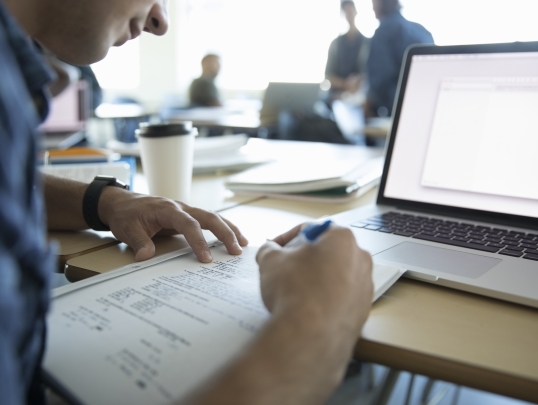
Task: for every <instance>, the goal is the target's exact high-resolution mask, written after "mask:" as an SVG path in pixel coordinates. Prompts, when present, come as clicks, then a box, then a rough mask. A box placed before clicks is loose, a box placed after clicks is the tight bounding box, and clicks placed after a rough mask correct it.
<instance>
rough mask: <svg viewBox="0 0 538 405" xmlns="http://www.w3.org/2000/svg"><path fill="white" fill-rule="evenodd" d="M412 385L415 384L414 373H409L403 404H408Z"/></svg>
mask: <svg viewBox="0 0 538 405" xmlns="http://www.w3.org/2000/svg"><path fill="white" fill-rule="evenodd" d="M414 385H415V374H411V381H409V386H408V387H407V395H406V396H405V405H409V404H410V401H411V395H412V394H413V386H414Z"/></svg>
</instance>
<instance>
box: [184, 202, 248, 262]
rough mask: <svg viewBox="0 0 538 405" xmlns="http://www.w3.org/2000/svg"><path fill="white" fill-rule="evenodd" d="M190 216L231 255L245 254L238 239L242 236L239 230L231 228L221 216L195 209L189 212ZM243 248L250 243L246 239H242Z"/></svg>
mask: <svg viewBox="0 0 538 405" xmlns="http://www.w3.org/2000/svg"><path fill="white" fill-rule="evenodd" d="M189 214H190V215H192V217H193V218H195V219H196V220H197V221H198V222H199V224H200V226H201V227H202V228H203V229H208V230H210V231H211V232H213V234H214V235H215V236H216V237H217V238H218V239H219V240H220V241H222V243H224V246H226V249H227V250H228V252H229V253H230V254H233V255H240V254H241V253H242V252H243V249H242V248H241V244H240V243H239V240H238V238H237V234H239V235H240V236H242V235H241V232H239V229H237V227H235V226H233V228H235V230H234V229H233V228H232V227H231V226H230V222H229V221H225V220H224V219H223V218H222V217H221V216H220V215H219V214H216V213H213V212H209V211H205V210H201V209H198V208H193V209H191V210H190V211H189ZM242 242H243V246H245V242H246V243H248V240H246V238H244V237H242Z"/></svg>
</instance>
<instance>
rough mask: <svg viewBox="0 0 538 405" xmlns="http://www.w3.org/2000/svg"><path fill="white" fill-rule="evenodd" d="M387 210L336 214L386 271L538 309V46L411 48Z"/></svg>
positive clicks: (383, 200) (381, 203)
mask: <svg viewBox="0 0 538 405" xmlns="http://www.w3.org/2000/svg"><path fill="white" fill-rule="evenodd" d="M393 111H394V112H395V113H394V119H393V124H392V128H391V133H390V142H389V144H388V148H387V154H386V160H385V165H384V169H383V175H382V178H381V184H380V187H379V193H378V198H377V203H376V204H375V205H373V206H369V207H365V208H360V209H357V210H352V211H348V212H345V213H342V214H339V215H337V216H336V217H335V218H334V220H335V221H336V222H338V223H341V224H345V225H351V227H352V228H353V230H354V232H355V235H356V237H357V240H358V241H359V244H360V245H361V246H362V247H363V248H365V249H366V250H368V251H369V252H370V253H371V254H372V255H373V258H374V261H375V262H376V263H385V264H393V265H397V266H402V267H404V268H406V269H407V273H406V276H407V277H411V278H415V279H418V280H422V281H425V282H429V283H433V284H436V285H440V286H445V287H450V288H455V289H459V290H463V291H469V292H473V293H476V294H481V295H485V296H489V297H494V298H498V299H502V300H506V301H511V302H515V303H519V304H524V305H529V306H532V307H538V181H536V174H537V173H538V159H537V158H536V157H537V156H538V136H537V135H536V134H538V119H537V118H536V117H537V114H536V112H537V111H538V42H529V43H507V44H489V45H465V46H442V47H436V46H415V47H412V48H410V49H409V50H408V52H407V54H406V57H405V60H404V63H403V66H402V71H401V75H400V84H399V91H398V95H397V99H396V103H395V108H394V109H393Z"/></svg>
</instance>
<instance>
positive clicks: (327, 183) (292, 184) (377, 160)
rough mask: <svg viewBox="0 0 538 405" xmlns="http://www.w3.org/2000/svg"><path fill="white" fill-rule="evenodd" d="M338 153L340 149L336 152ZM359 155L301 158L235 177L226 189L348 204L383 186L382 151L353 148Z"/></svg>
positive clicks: (227, 182)
mask: <svg viewBox="0 0 538 405" xmlns="http://www.w3.org/2000/svg"><path fill="white" fill-rule="evenodd" d="M335 150H336V149H335ZM350 151H353V152H355V153H348V154H341V155H333V156H330V157H329V156H324V155H321V156H315V155H311V156H308V155H300V156H295V158H294V159H291V160H289V159H283V160H280V161H276V162H273V163H269V164H265V165H262V166H258V167H255V168H253V169H249V170H247V171H244V172H242V173H239V174H236V175H233V176H231V177H230V178H229V179H228V180H227V181H226V187H227V188H228V189H230V190H231V191H233V192H235V193H238V194H254V195H263V196H267V197H275V198H283V199H291V200H304V201H322V202H345V201H349V200H350V199H352V198H356V197H358V196H360V195H363V194H364V193H366V192H367V191H369V190H371V189H372V188H374V187H375V186H377V185H378V184H379V180H380V178H381V172H382V167H383V161H384V158H383V156H381V155H382V154H383V152H382V151H381V150H379V149H372V150H367V149H362V150H361V149H359V148H352V149H350Z"/></svg>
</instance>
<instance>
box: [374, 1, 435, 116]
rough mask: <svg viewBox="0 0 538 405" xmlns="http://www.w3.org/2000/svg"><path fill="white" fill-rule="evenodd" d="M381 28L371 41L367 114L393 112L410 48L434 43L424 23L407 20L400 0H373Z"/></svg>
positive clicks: (378, 114) (384, 114) (389, 113)
mask: <svg viewBox="0 0 538 405" xmlns="http://www.w3.org/2000/svg"><path fill="white" fill-rule="evenodd" d="M372 5H373V9H374V13H375V16H376V18H377V19H378V20H379V27H378V28H377V30H376V31H375V33H374V36H373V37H372V41H371V48H370V56H369V57H368V63H367V74H368V94H367V100H366V105H365V114H366V116H367V117H387V116H390V115H392V104H393V103H394V98H395V96H396V88H397V86H398V79H399V76H400V68H401V65H402V61H403V57H404V54H405V51H406V49H407V48H408V47H409V46H411V45H414V44H433V43H434V41H433V36H432V34H431V33H430V32H429V31H428V30H427V29H426V28H424V27H423V26H422V25H420V24H417V23H415V22H411V21H409V20H406V19H405V18H404V17H403V16H402V14H401V13H400V10H401V8H402V6H401V4H400V2H399V0H372Z"/></svg>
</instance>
